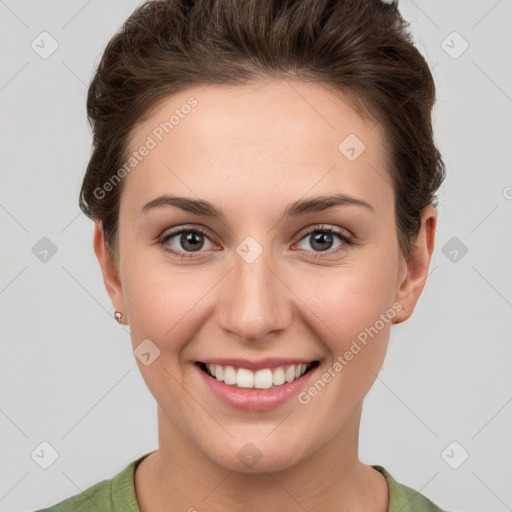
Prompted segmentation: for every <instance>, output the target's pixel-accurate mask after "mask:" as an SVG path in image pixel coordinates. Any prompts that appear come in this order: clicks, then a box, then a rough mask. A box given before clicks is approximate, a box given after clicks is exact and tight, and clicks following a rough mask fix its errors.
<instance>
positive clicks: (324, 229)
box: [158, 224, 355, 259]
mask: <svg viewBox="0 0 512 512" xmlns="http://www.w3.org/2000/svg"><path fill="white" fill-rule="evenodd" d="M317 232H321V233H329V234H333V235H337V236H338V237H339V238H340V240H341V241H342V242H343V244H342V245H341V246H340V247H338V248H337V249H334V250H327V251H308V252H311V253H312V255H313V257H314V258H322V257H323V254H329V255H332V254H337V253H338V252H340V251H343V250H345V249H346V247H347V246H351V245H355V242H354V240H353V239H352V237H350V236H347V235H346V234H345V231H342V230H341V229H337V228H334V227H332V226H324V225H322V224H317V225H316V226H313V228H311V229H310V230H309V231H307V232H306V233H304V234H303V235H302V237H301V238H300V240H299V242H300V241H302V240H304V239H305V238H307V237H308V236H310V235H312V234H314V233H317ZM182 233H196V234H201V235H203V236H205V237H206V238H208V239H210V238H209V236H208V233H207V232H206V231H204V230H203V229H201V228H181V229H178V230H176V231H172V232H171V233H168V234H167V235H165V236H164V237H163V238H161V239H160V240H158V244H159V245H161V246H162V248H163V249H164V250H165V251H167V252H170V253H172V254H174V255H178V256H181V258H189V259H190V258H195V257H196V256H195V253H194V252H179V251H176V250H174V249H170V248H169V246H168V244H167V242H168V241H169V240H170V239H171V238H174V237H175V236H178V235H181V234H182ZM201 252H204V251H197V253H201Z"/></svg>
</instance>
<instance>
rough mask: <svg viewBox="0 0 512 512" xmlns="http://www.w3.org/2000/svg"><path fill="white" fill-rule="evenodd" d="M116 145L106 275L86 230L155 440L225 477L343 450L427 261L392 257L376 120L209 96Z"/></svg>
mask: <svg viewBox="0 0 512 512" xmlns="http://www.w3.org/2000/svg"><path fill="white" fill-rule="evenodd" d="M166 122H167V125H166V124H165V123H166ZM161 123H162V124H161ZM143 147H146V148H147V149H146V150H144V149H142V150H141V148H143ZM130 151H137V152H138V153H137V154H138V156H135V158H137V163H136V165H135V166H134V167H133V168H131V169H130V171H129V172H128V173H127V176H126V177H125V183H124V189H123V192H122V197H121V203H120V211H119V232H118V236H119V238H118V241H119V246H118V248H119V253H118V255H119V261H118V265H119V266H118V269H119V277H120V279H119V281H117V280H116V279H115V277H112V275H109V270H108V265H107V264H106V261H107V259H106V258H107V257H106V252H105V248H104V245H103V238H102V237H101V231H100V229H99V225H98V224H97V226H96V251H97V254H98V257H99V258H100V262H101V263H102V268H103V271H104V275H105V279H106V284H107V289H108V291H109V293H110V296H111V298H112V302H113V304H114V307H115V308H116V309H117V310H119V311H122V312H123V315H124V316H123V319H125V320H126V322H127V323H128V324H129V326H130V330H131V336H132V342H133V348H134V349H135V354H136V355H137V356H138V358H137V362H138V365H139V368H140V371H141V372H142V375H143V377H144V379H145V381H146V383H147V385H148V387H149V389H150V391H151V393H152V394H153V396H154V397H155V399H156V401H157V402H158V405H159V408H160V409H159V412H160V413H161V414H159V421H160V425H159V426H160V429H161V435H162V432H166V435H168V436H169V437H172V438H173V439H176V438H179V439H180V440H181V443H182V445H183V443H184V444H185V445H187V446H188V447H189V448H190V450H194V451H195V453H198V454H200V455H199V456H201V457H205V458H206V459H209V460H210V461H214V462H216V463H218V464H220V465H222V466H224V467H227V468H230V469H233V470H238V471H268V470H277V469H282V468H286V467H289V466H291V465H293V464H295V463H298V462H300V461H301V460H302V459H304V458H305V457H307V456H310V455H313V454H314V453H317V452H319V451H322V450H327V448H328V447H329V446H331V447H332V446H339V444H335V443H336V442H337V441H340V440H342V439H343V440H345V441H346V443H349V445H350V446H352V448H353V450H356V449H357V448H356V441H357V432H358V427H359V418H360V411H361V404H362V400H363V397H364V396H365V395H366V393H367V392H368V390H369V389H370V387H371V386H372V384H373V382H374V380H375V379H376V375H377V374H378V372H379V369H380V368H381V365H382V363H383V360H384V356H385V352H386V347H387V343H388V338H389V334H390V327H391V324H392V323H397V322H401V321H403V320H404V319H406V318H407V317H408V316H409V315H410V314H411V313H412V311H413V309H414V306H415V303H416V301H417V299H418V297H419V294H420V293H421V288H422V284H421V283H420V284H418V283H419V282H420V281H421V277H422V276H423V274H422V272H424V271H426V268H424V267H425V264H426V266H427V267H428V261H427V260H428V258H425V255H426V254H427V252H428V251H427V249H425V248H423V249H418V251H423V252H421V253H420V256H421V257H420V258H419V260H418V261H420V260H421V262H420V263H417V264H416V263H414V264H415V265H416V267H411V266H409V267H408V265H407V263H406V261H405V260H404V259H403V257H402V256H401V254H400V252H399V246H398V240H397V233H396V230H395V211H394V192H393V189H392V187H391V179H390V176H389V174H388V172H389V171H388V169H387V167H386V164H385V162H386V159H387V155H386V152H385V146H384V141H383V135H382V132H381V127H380V125H377V124H375V123H374V122H373V123H372V122H370V121H365V120H364V119H363V118H361V117H360V116H359V115H358V114H357V113H356V112H355V111H354V110H353V109H352V108H351V107H350V105H349V104H348V103H346V102H345V101H343V100H342V96H341V95H339V94H338V95H337V96H335V95H333V93H332V92H330V91H329V90H328V89H327V88H325V87H322V86H320V85H315V84H305V83H300V82H285V81H269V82H258V83H252V84H251V85H244V86H229V87H227V86H219V87H217V86H213V85H209V86H207V87H194V88H190V89H188V90H186V91H183V92H181V93H179V94H176V95H174V96H172V97H169V98H168V99H166V100H165V101H164V102H163V103H161V104H160V105H159V107H158V109H157V110H156V111H154V112H153V114H152V115H151V117H150V118H149V119H148V120H146V121H145V122H144V123H143V124H141V125H139V126H138V127H136V129H135V130H134V131H133V133H132V138H131V141H130ZM134 162H135V160H133V161H132V163H131V164H129V165H128V166H127V168H130V165H133V163H134ZM333 196H337V197H338V199H343V197H345V198H347V197H348V198H353V199H354V201H352V200H351V201H343V200H339V201H338V202H337V203H335V201H331V200H330V199H329V200H325V199H326V198H328V197H329V198H331V197H333ZM176 197H180V198H186V200H187V201H185V200H176V199H174V200H172V199H171V198H176ZM166 198H167V199H166ZM319 198H324V201H323V202H318V203H317V201H318V200H319ZM196 202H198V204H197V205H196V206H194V204H195V203H196ZM199 202H200V203H199ZM171 203H172V204H171ZM207 203H208V206H206V204H207ZM180 204H181V205H182V206H183V208H180V207H179V205H180ZM327 206H329V207H327ZM214 212H217V213H221V214H222V216H217V215H213V213H214ZM431 220H433V221H434V226H433V229H434V228H435V218H434V219H431ZM423 227H424V226H422V230H423ZM181 229H183V233H181V234H174V235H173V234H172V233H175V232H176V231H179V230H181ZM326 229H327V230H329V229H332V230H333V232H332V233H330V232H329V231H325V230H326ZM433 229H432V231H433ZM197 230H200V231H199V232H198V231H197ZM315 230H317V232H315ZM432 236H433V235H432ZM102 247H103V248H102ZM429 250H431V248H430V249H429ZM413 254H414V253H413ZM411 261H412V260H411ZM411 268H412V270H411ZM412 278H414V279H416V281H415V282H414V283H413V282H412V281H411V279H412ZM141 343H142V345H140V344H141ZM139 345H140V347H139ZM137 347H139V348H137ZM200 363H208V364H218V365H219V367H220V368H222V369H221V370H220V369H219V368H218V367H217V366H213V367H210V368H213V372H214V373H218V376H219V377H221V378H223V379H225V380H227V381H228V383H226V382H220V381H219V380H217V379H216V378H214V377H212V376H210V375H207V373H206V372H205V371H204V370H205V367H204V366H202V365H201V364H200ZM310 363H313V365H312V367H311V369H309V370H308V371H307V372H306V373H305V374H304V375H303V376H302V377H300V378H298V379H296V380H293V381H291V379H292V378H295V376H296V374H295V372H297V374H298V372H301V371H303V370H304V368H305V367H306V366H300V365H301V364H304V365H310ZM292 365H298V369H297V368H296V367H294V368H293V369H292V370H290V369H289V368H290V367H291V366H292ZM228 367H232V369H229V368H228ZM307 367H309V366H307ZM238 368H242V370H241V371H238ZM244 368H245V370H243V369H244ZM247 370H252V371H249V372H248V371H247ZM221 373H222V376H221ZM230 379H231V380H230ZM233 379H238V380H237V381H236V384H234V383H233ZM254 380H255V381H256V385H257V386H258V387H259V388H260V389H252V386H254ZM283 380H284V381H285V382H284V384H282V381H283ZM288 380H290V381H291V382H288ZM315 383H316V384H315ZM269 385H271V386H272V387H271V388H268V386H269ZM246 386H248V387H246ZM160 443H162V439H160ZM351 455H354V454H353V453H352V452H351Z"/></svg>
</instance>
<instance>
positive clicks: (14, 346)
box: [0, 0, 512, 512]
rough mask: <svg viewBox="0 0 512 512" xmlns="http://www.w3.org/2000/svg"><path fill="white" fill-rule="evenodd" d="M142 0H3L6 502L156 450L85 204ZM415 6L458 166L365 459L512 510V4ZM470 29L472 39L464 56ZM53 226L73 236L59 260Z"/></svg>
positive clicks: (39, 494)
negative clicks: (116, 77)
mask: <svg viewBox="0 0 512 512" xmlns="http://www.w3.org/2000/svg"><path fill="white" fill-rule="evenodd" d="M138 3H139V2H135V1H132V0H130V1H128V0H108V1H106V0H103V1H99V0H89V1H85V0H73V1H70V0H66V1H64V0H59V1H57V0H52V1H45V2H41V1H40V0H38V1H36V0H33V1H29V0H6V1H1V0H0V39H1V48H2V52H1V63H0V73H1V74H0V108H1V118H0V130H1V132H0V144H1V152H0V159H1V160H0V172H1V187H0V223H1V224H0V225H1V230H2V231H1V234H2V243H1V244H0V315H1V316H0V333H1V350H2V352H1V357H0V365H1V367H0V379H1V381H0V393H1V395H0V426H1V431H0V432H1V435H0V450H1V452H0V453H1V456H0V475H1V477H0V510H2V511H28V510H34V509H36V508H42V507H43V506H49V505H51V504H54V503H57V502H58V501H61V500H63V499H64V498H66V497H69V496H71V495H74V494H77V493H79V492H81V491H82V490H84V489H86V488H87V487H89V486H91V485H93V484H94V483H96V482H99V481H100V480H103V479H105V478H111V477H113V476H114V475H115V474H117V473H118V472H119V471H121V470H122V469H124V467H125V466H126V465H127V464H128V463H129V462H131V461H132V460H134V459H135V458H136V457H138V456H140V455H142V454H144V453H146V452H149V451H152V450H154V449H156V447H157V422H156V402H155V401H154V399H153V397H152V396H151V394H150V393H149V391H148V390H147V388H146V385H145V383H144V381H143V379H142V377H141V375H140V372H139V370H138V367H137V365H136V362H135V358H134V355H133V353H132V351H131V345H130V338H129V331H128V329H126V328H122V327H119V326H118V325H117V324H116V322H115V320H114V319H113V317H112V307H111V304H110V301H109V298H108V295H107V293H106V291H105V289H104V286H103V281H102V277H101V274H100V269H99V265H98V263H97V261H96V258H95V256H94V252H93V249H92V222H91V221H90V220H88V219H87V218H86V217H85V216H84V215H83V214H81V213H80V212H79V209H78V206H77V197H78V191H79V186H80V180H81V177H82V175H83V172H84V170H85V166H86V164H87V161H88V157H89V152H90V144H91V136H90V132H89V128H88V125H87V122H86V116H85V95H86V90H87V84H88V82H89V80H90V78H91V75H92V72H93V69H94V67H95V66H96V64H97V63H98V61H99V58H100V54H101V52H102V51H103V49H104V47H105V45H106V43H107V42H108V40H109V39H110V37H111V36H112V35H113V34H114V32H115V31H116V30H117V29H118V28H119V26H120V25H121V23H122V22H123V21H124V20H125V18H126V17H127V16H129V14H130V13H131V12H132V11H133V9H134V8H135V6H136V5H137V4H138ZM400 5H401V10H402V13H403V14H404V16H405V17H406V18H407V19H408V20H409V21H411V24H412V28H413V32H414V36H415V40H416V42H417V44H418V46H419V48H420V50H421V51H422V53H423V54H424V55H425V57H426V58H427V60H428V62H429V63H430V65H431V67H432V68H433V73H434V77H435V80H436V83H437V87H438V102H437V105H436V109H435V131H436V140H437V142H438V145H439V147H440V150H441V152H442V153H443V156H444V159H445V162H446V164H447V170H448V178H447V180H446V182H445V185H444V186H443V188H442V190H441V193H440V207H439V228H438V233H437V243H436V249H435V253H434V256H433V261H432V264H431V274H430V277H429V279H428V281H427V285H426V287H425V290H424V293H423V296H422V297H421V299H420V302H419V304H418V307H417V309H416V311H415V313H414V315H413V316H412V318H411V319H410V320H409V321H408V322H406V323H405V324H401V325H397V326H394V327H393V329H392V335H391V341H390V345H389V350H388V354H387V357H386V361H385V363H384V366H383V368H382V371H381V373H380V374H379V377H378V379H377V381H376V382H375V385H374V386H373V388H372V389H371V391H370V393H369V394H368V396H367V398H366V400H365V408H364V412H363V418H362V425H361V435H360V457H361V459H362V460H363V461H364V462H366V463H368V464H380V465H383V466H384V467H385V468H386V469H388V471H390V473H391V474H392V475H393V476H394V477H395V478H396V479H397V480H398V481H399V482H401V483H404V484H406V485H409V486H410V487H413V488H414V489H416V490H417V491H420V492H421V493H422V494H425V495H426V496H428V497H429V498H430V499H432V500H433V501H435V502H437V503H438V504H439V505H440V506H442V507H443V508H446V509H448V510H452V511H457V510H460V511H468V512H470V511H474V512H476V511H483V510H485V511H486V512H501V511H506V510H512V487H511V486H510V482H511V481H512V480H511V479H512V436H511V435H510V433H511V432H512V428H511V427H512V403H511V402H512V379H511V378H510V376H511V371H510V366H511V363H512V348H511V347H512V344H511V337H512V335H511V332H512V315H511V312H512V310H511V308H512V272H511V271H510V263H511V262H512V238H511V236H510V235H511V229H510V226H511V222H510V221H511V214H512V199H511V198H512V188H511V187H512V174H511V172H510V169H511V163H512V155H511V144H512V123H511V111H512V83H511V76H512V72H511V67H510V62H511V61H512V58H511V57H512V55H511V54H512V45H511V42H512V35H511V34H512V32H511V31H510V30H509V27H510V24H511V21H512V1H511V0H500V1H496V0H473V1H468V0H457V1H454V0H450V1H449V2H448V1H446V0H436V1H426V0H421V1H420V0H415V1H412V0H403V1H400ZM43 31H47V32H49V33H50V34H51V36H52V37H53V38H54V39H55V40H56V41H57V42H58V45H59V46H58V49H57V50H56V51H55V52H54V53H53V54H52V55H51V56H50V57H48V58H46V59H43V58H41V57H40V55H39V54H37V53H36V52H35V51H34V50H33V49H32V47H31V43H32V41H34V40H36V42H37V41H38V40H40V39H37V38H38V36H39V34H40V33H41V32H43ZM454 31H456V32H458V33H459V34H460V35H461V36H462V38H464V40H466V41H467V43H468V44H469V47H468V48H467V50H466V51H465V52H463V53H462V54H461V55H457V58H454V55H456V54H458V53H460V51H461V50H462V49H463V41H462V40H461V39H460V38H459V37H458V36H457V35H455V36H454V35H453V34H452V33H453V32H454ZM443 41H445V42H444V43H443ZM46 48H48V46H46ZM449 53H451V56H450V55H449ZM507 187H508V188H507ZM43 237H47V238H48V239H49V240H51V242H52V243H53V244H54V245H55V247H56V249H57V252H56V253H55V254H54V255H52V253H51V252H49V253H48V255H47V257H46V258H47V261H46V262H43V261H41V260H40V259H39V258H40V257H42V256H41V254H39V257H37V253H38V250H41V247H40V246H38V245H36V244H38V243H39V244H43V249H44V244H47V243H48V242H46V241H43V242H40V239H41V238H43ZM454 237H456V239H455V240H452V239H453V238H454ZM461 244H464V246H465V247H466V248H467V253H466V254H463V251H462V250H461V248H463V246H462V245H461ZM34 246H36V249H35V250H34V252H36V254H34V253H33V247H34ZM454 250H455V251H457V254H456V255H457V258H456V260H455V261H452V260H453V259H454V256H455V253H454V252H453V251H454ZM44 441H46V442H48V443H50V445H51V446H52V447H53V448H54V449H55V450H56V451H57V452H58V458H57V460H56V461H55V462H54V463H53V464H52V465H50V466H49V467H48V469H43V468H42V467H40V465H39V464H38V463H36V461H35V460H34V459H33V458H32V456H31V454H33V452H34V451H35V450H36V451H37V449H39V451H40V444H41V443H42V442H44ZM453 441H456V442H457V443H458V445H457V446H456V447H455V449H454V450H453V451H451V449H448V451H447V452H444V450H445V448H446V447H447V446H448V445H450V443H452V442H453ZM452 447H453V445H452ZM462 450H466V451H467V452H468V453H469V457H468V459H467V460H466V461H464V462H463V463H462V464H461V465H460V466H459V467H458V468H457V469H453V468H452V467H450V466H449V465H448V464H447V462H446V461H447V460H449V461H450V462H451V464H452V465H456V464H458V463H460V461H461V454H462V453H463V452H462ZM45 453H48V450H46V452H45ZM442 453H445V455H444V456H443V455H442ZM206 508H207V502H206V505H205V506H204V507H203V508H201V509H199V510H203V509H206Z"/></svg>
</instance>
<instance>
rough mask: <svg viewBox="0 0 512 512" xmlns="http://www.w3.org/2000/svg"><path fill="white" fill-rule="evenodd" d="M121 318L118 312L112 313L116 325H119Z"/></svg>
mask: <svg viewBox="0 0 512 512" xmlns="http://www.w3.org/2000/svg"><path fill="white" fill-rule="evenodd" d="M122 316H123V313H120V312H119V311H116V312H115V313H114V318H115V319H116V320H117V323H118V324H121V323H122V322H121V317H122Z"/></svg>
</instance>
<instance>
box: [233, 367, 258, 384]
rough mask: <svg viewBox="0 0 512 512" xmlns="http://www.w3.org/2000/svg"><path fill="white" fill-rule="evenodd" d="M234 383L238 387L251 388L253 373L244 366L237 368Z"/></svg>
mask: <svg viewBox="0 0 512 512" xmlns="http://www.w3.org/2000/svg"><path fill="white" fill-rule="evenodd" d="M236 385H237V386H238V387H239V388H253V387H254V373H252V372H251V370H247V369H246V368H238V371H237V372H236Z"/></svg>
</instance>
